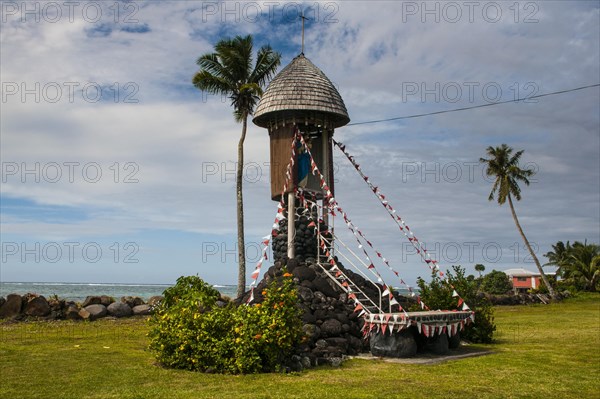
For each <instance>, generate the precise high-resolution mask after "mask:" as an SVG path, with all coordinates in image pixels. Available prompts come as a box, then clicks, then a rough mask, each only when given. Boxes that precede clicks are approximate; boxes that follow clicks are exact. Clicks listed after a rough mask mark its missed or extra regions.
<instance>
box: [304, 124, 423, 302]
mask: <svg viewBox="0 0 600 399" xmlns="http://www.w3.org/2000/svg"><path fill="white" fill-rule="evenodd" d="M298 139H299V140H300V143H301V144H302V146H304V149H305V151H306V153H307V154H308V155H309V158H310V162H311V170H312V174H313V175H318V177H319V179H320V183H321V188H322V189H323V190H324V191H325V193H326V196H325V201H324V203H325V204H327V205H326V207H327V208H328V210H329V211H330V213H331V214H332V215H333V216H335V212H334V210H337V211H338V212H339V213H340V214H341V215H342V216H343V218H344V222H345V223H346V226H347V227H348V229H349V230H350V231H351V232H352V235H353V236H354V237H355V239H356V240H357V243H358V247H359V248H360V249H361V250H362V251H363V253H364V254H365V255H366V257H367V260H369V266H368V269H371V272H374V273H375V275H376V276H377V281H378V282H379V283H380V284H382V285H383V293H382V296H387V297H388V299H389V301H390V305H398V306H399V307H400V309H401V310H402V311H403V312H405V310H404V309H403V308H402V306H400V303H399V302H398V300H397V299H396V298H395V297H394V295H393V292H392V289H390V287H389V286H388V285H387V284H386V283H385V282H384V281H383V278H382V277H381V274H380V273H379V271H378V270H377V269H376V268H375V265H374V262H373V261H372V260H371V257H370V256H369V254H368V253H367V252H366V250H365V248H364V246H363V245H362V243H361V242H360V239H359V238H358V237H359V236H360V237H362V238H363V240H364V241H365V242H366V243H367V245H369V247H370V248H371V249H372V250H373V251H375V253H376V254H377V257H379V258H380V259H381V260H382V262H383V263H384V264H385V265H386V266H387V267H388V268H389V269H390V270H391V271H392V272H393V273H394V274H395V275H396V277H398V278H399V279H400V282H401V284H403V285H404V286H406V287H407V288H408V289H409V292H410V293H411V296H413V297H415V296H416V299H417V303H418V304H419V305H420V306H421V308H422V309H425V310H429V308H428V307H427V305H425V303H424V302H423V301H422V300H421V298H420V296H418V295H416V294H415V292H414V291H413V290H412V288H411V287H410V286H409V285H408V284H406V283H405V282H404V280H403V279H402V278H401V277H400V274H399V273H398V272H397V271H396V270H394V268H393V267H392V266H391V265H390V263H389V261H388V260H387V259H386V258H385V257H384V256H383V255H382V254H381V252H379V251H377V250H376V249H375V247H374V246H373V244H372V243H371V241H369V240H368V239H367V238H366V237H365V235H364V233H363V232H362V231H361V230H360V229H359V228H358V227H356V225H354V224H353V223H352V221H351V220H350V218H349V217H348V215H347V214H346V212H345V211H344V210H343V209H342V207H341V206H340V205H339V203H338V202H337V201H336V200H335V198H334V196H333V193H332V192H331V190H330V188H329V186H328V185H327V182H326V180H325V178H324V176H323V174H322V173H321V171H320V170H319V167H318V166H317V163H316V162H315V160H314V158H313V156H312V153H311V151H310V148H309V147H308V146H307V145H306V142H305V141H304V138H303V137H302V135H300V134H299V135H298Z"/></svg>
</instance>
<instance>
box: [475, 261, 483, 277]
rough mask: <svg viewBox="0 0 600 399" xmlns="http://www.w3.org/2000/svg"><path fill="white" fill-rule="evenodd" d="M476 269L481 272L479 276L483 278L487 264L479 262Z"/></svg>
mask: <svg viewBox="0 0 600 399" xmlns="http://www.w3.org/2000/svg"><path fill="white" fill-rule="evenodd" d="M475 271H476V272H478V273H479V278H481V273H482V272H484V271H485V266H484V265H482V264H481V263H478V264H476V265H475Z"/></svg>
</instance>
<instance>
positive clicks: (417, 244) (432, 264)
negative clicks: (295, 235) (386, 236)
mask: <svg viewBox="0 0 600 399" xmlns="http://www.w3.org/2000/svg"><path fill="white" fill-rule="evenodd" d="M333 143H334V144H335V145H336V146H337V147H338V148H339V149H340V150H341V151H342V153H343V154H344V155H345V156H346V158H348V160H349V161H350V163H352V165H353V166H354V168H355V169H356V171H357V172H358V173H359V174H360V176H361V177H362V179H363V180H364V181H365V183H366V184H367V185H368V186H369V188H370V189H371V191H373V193H374V194H375V196H376V197H377V198H378V199H379V201H380V202H381V204H382V205H383V207H384V208H385V209H386V210H387V211H388V213H389V215H390V216H391V217H392V219H393V220H394V222H395V223H396V224H397V225H398V227H399V229H400V231H401V232H402V233H403V234H404V235H405V236H406V238H407V239H408V241H409V242H410V243H411V244H412V245H413V247H414V248H415V250H416V252H417V254H419V255H420V256H421V258H422V259H423V260H424V261H425V263H426V264H427V265H428V266H429V268H430V269H431V270H433V271H435V272H437V273H438V274H439V276H440V277H441V278H442V279H443V280H445V281H448V280H447V278H445V274H444V272H443V271H441V270H440V267H439V265H438V262H437V261H436V260H434V259H432V258H431V256H430V255H429V253H428V252H427V249H426V248H425V246H424V245H423V244H422V243H421V241H419V239H418V238H417V237H416V236H415V235H414V233H413V232H412V231H411V229H410V228H409V226H408V225H407V224H406V223H405V222H404V220H403V219H402V218H401V217H400V216H399V215H398V214H397V212H396V210H395V209H394V208H393V207H392V206H391V205H390V203H389V201H388V200H387V199H386V197H385V195H383V194H382V193H381V192H380V191H379V188H378V187H377V186H375V185H373V183H372V182H371V180H370V179H369V178H368V176H366V175H365V174H364V173H363V171H362V169H361V168H360V165H359V164H358V163H357V162H356V160H355V158H354V157H353V156H352V155H350V154H349V153H348V151H347V150H346V146H345V145H344V144H342V143H338V142H337V141H335V140H333ZM454 292H456V290H454ZM453 296H454V295H453ZM456 296H457V297H459V298H460V296H459V295H458V293H456ZM458 306H459V307H460V305H458Z"/></svg>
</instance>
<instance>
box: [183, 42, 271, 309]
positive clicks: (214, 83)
mask: <svg viewBox="0 0 600 399" xmlns="http://www.w3.org/2000/svg"><path fill="white" fill-rule="evenodd" d="M252 45H253V40H252V36H251V35H248V36H246V37H242V36H236V37H235V38H233V39H229V38H228V39H223V40H220V41H219V42H218V43H217V44H216V45H215V49H214V50H215V51H214V53H206V54H204V55H202V56H200V58H198V60H197V61H196V64H198V66H199V67H200V70H199V71H198V72H197V73H196V74H195V75H194V78H193V79H192V83H193V84H194V86H196V87H197V88H198V89H200V90H203V91H206V92H208V93H211V94H221V95H227V96H229V99H230V100H231V105H232V106H233V115H234V116H235V120H236V122H241V123H242V136H241V137H240V141H239V143H238V164H237V174H236V193H237V230H238V265H239V267H238V286H237V296H238V298H240V297H241V296H242V295H243V294H244V291H245V289H246V259H245V253H244V248H245V244H244V201H243V196H242V173H243V168H244V140H245V139H246V129H247V126H248V116H249V115H252V113H253V112H254V107H255V106H256V104H257V103H258V100H259V98H260V96H261V95H262V88H263V87H264V86H265V84H266V83H267V81H268V80H269V79H271V77H272V76H273V75H274V74H275V71H276V70H277V67H279V64H280V63H281V54H280V53H278V52H275V51H273V49H271V46H269V45H265V46H262V47H261V48H260V49H259V50H258V52H257V57H256V63H255V64H254V66H252V62H253V57H252V47H253V46H252Z"/></svg>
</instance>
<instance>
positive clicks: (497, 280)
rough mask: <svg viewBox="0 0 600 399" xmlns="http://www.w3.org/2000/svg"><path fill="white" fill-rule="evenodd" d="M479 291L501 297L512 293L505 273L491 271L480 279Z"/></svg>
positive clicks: (510, 284)
mask: <svg viewBox="0 0 600 399" xmlns="http://www.w3.org/2000/svg"><path fill="white" fill-rule="evenodd" d="M480 290H481V291H483V292H486V293H488V294H494V295H502V294H506V293H507V292H510V291H512V283H511V281H510V278H509V277H508V276H507V275H506V273H504V272H499V271H498V270H492V271H491V272H490V273H488V274H486V275H485V276H483V277H482V278H481V286H480Z"/></svg>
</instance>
